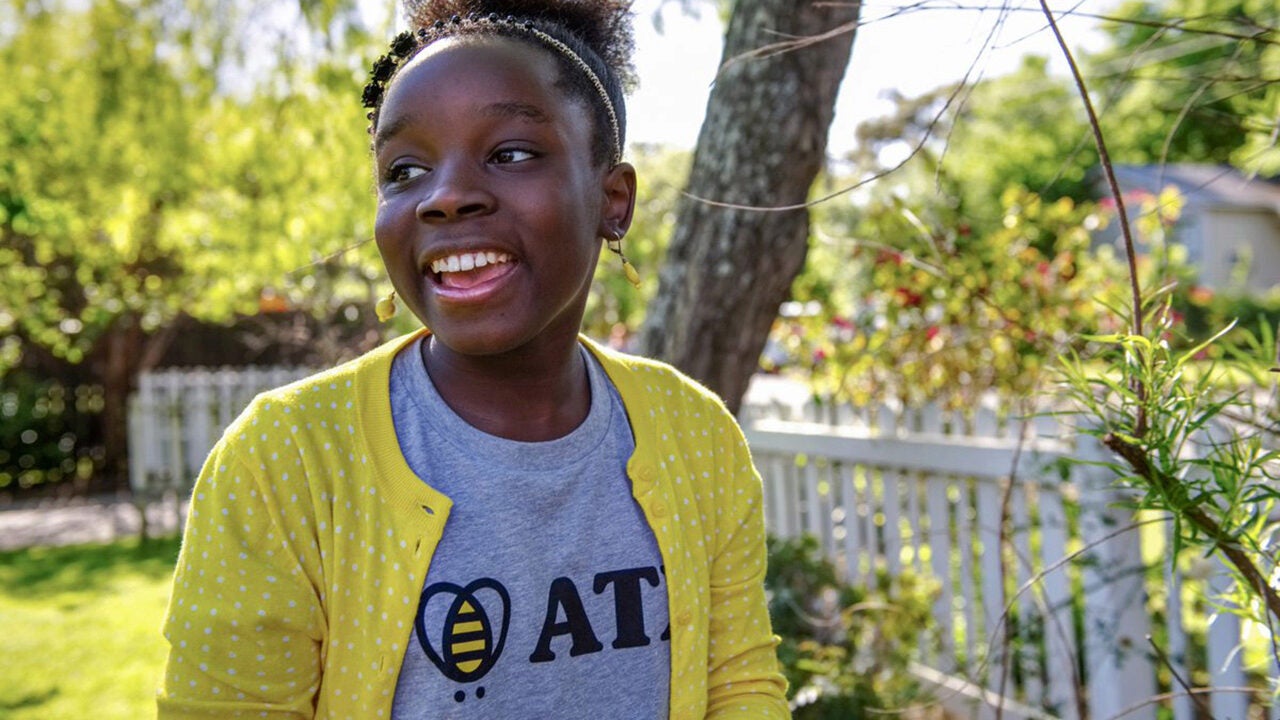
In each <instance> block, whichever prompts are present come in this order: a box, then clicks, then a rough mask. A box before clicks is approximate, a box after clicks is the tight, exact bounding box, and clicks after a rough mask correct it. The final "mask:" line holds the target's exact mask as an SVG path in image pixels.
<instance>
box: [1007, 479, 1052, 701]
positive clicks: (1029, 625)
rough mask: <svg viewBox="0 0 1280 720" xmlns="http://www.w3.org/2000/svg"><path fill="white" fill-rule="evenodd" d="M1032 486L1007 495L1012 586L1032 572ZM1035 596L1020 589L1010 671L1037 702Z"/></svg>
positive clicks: (1040, 688) (1040, 681) (1040, 689)
mask: <svg viewBox="0 0 1280 720" xmlns="http://www.w3.org/2000/svg"><path fill="white" fill-rule="evenodd" d="M1031 492H1032V488H1031V486H1030V485H1028V484H1027V483H1025V482H1019V483H1018V484H1017V485H1016V486H1014V488H1013V490H1012V495H1011V496H1010V503H1009V504H1010V512H1009V519H1010V530H1009V544H1010V545H1011V546H1012V550H1011V552H1010V553H1009V555H1010V556H1011V557H1010V562H1011V563H1012V564H1013V567H1012V568H1011V572H1010V574H1011V576H1012V578H1013V580H1014V583H1013V587H1014V589H1015V591H1016V589H1017V588H1021V587H1024V586H1026V585H1027V584H1028V583H1029V582H1030V581H1031V576H1032V573H1033V572H1034V564H1033V558H1034V557H1035V550H1034V546H1033V543H1032V535H1033V533H1032V527H1031V500H1030V496H1031ZM1038 597H1039V595H1038V594H1037V593H1035V592H1024V593H1022V595H1021V596H1020V597H1018V599H1017V605H1016V607H1017V608H1018V628H1017V629H1018V642H1019V645H1018V649H1017V650H1016V651H1015V655H1014V657H1013V658H1011V662H1012V664H1013V666H1014V671H1016V673H1017V674H1019V675H1021V677H1022V678H1023V682H1022V685H1023V697H1024V698H1025V699H1026V700H1027V701H1028V702H1039V701H1040V699H1041V698H1043V697H1044V672H1043V671H1042V670H1041V668H1040V651H1039V646H1040V643H1039V642H1038V640H1037V635H1038V632H1039V630H1038V626H1039V624H1040V623H1039V620H1040V618H1041V612H1040V608H1039V607H1038V606H1037V604H1036V598H1038Z"/></svg>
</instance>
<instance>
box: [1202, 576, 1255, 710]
mask: <svg viewBox="0 0 1280 720" xmlns="http://www.w3.org/2000/svg"><path fill="white" fill-rule="evenodd" d="M1210 562H1211V563H1212V564H1213V574H1212V575H1211V576H1210V577H1209V592H1210V594H1211V596H1215V597H1221V596H1222V595H1225V594H1226V593H1228V592H1230V590H1231V585H1232V582H1233V581H1232V578H1231V573H1230V571H1228V570H1227V568H1226V566H1225V565H1224V564H1223V563H1222V561H1221V560H1220V559H1218V558H1214V559H1213V560H1211V561H1210ZM1240 624H1241V623H1240V617H1239V616H1238V615H1236V614H1234V613H1232V612H1231V609H1230V607H1228V606H1227V604H1226V603H1225V602H1224V603H1223V607H1221V608H1220V609H1219V610H1218V611H1217V612H1216V613H1215V614H1214V616H1213V617H1211V618H1210V622H1209V638H1208V648H1207V650H1208V656H1209V658H1208V659H1209V685H1210V686H1212V687H1214V688H1215V689H1216V688H1232V687H1237V688H1238V687H1244V686H1246V685H1247V684H1248V681H1247V680H1246V679H1245V673H1244V661H1243V660H1242V659H1241V657H1240V656H1241V655H1243V654H1244V651H1243V649H1242V648H1241V647H1240V645H1241V635H1240V630H1241V628H1240ZM1209 709H1210V711H1211V712H1212V714H1213V718H1214V720H1247V717H1248V713H1249V696H1248V695H1247V694H1245V693H1242V692H1238V691H1233V690H1226V691H1222V690H1217V691H1215V692H1214V693H1213V695H1211V696H1210V697H1209Z"/></svg>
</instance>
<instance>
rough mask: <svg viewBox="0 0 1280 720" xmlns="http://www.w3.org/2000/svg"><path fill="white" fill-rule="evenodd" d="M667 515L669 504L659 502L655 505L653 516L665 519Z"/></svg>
mask: <svg viewBox="0 0 1280 720" xmlns="http://www.w3.org/2000/svg"><path fill="white" fill-rule="evenodd" d="M666 514H667V504H666V503H664V502H662V501H661V500H659V501H658V502H656V503H654V504H653V516H654V517H664V516H665V515H666Z"/></svg>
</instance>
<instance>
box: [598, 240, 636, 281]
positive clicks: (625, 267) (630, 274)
mask: <svg viewBox="0 0 1280 720" xmlns="http://www.w3.org/2000/svg"><path fill="white" fill-rule="evenodd" d="M605 242H607V243H608V244H609V250H611V251H613V253H614V254H616V255H617V256H618V257H620V258H622V272H623V274H624V275H626V276H627V280H628V281H629V282H630V283H631V284H632V285H634V286H635V287H640V273H638V272H636V266H635V265H632V264H631V261H630V260H628V259H627V256H626V255H623V254H622V231H621V230H614V231H613V237H611V238H606V240H605Z"/></svg>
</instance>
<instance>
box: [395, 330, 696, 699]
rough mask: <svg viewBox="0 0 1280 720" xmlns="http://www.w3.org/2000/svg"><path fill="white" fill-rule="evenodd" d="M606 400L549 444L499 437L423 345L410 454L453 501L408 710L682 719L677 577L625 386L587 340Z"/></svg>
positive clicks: (428, 593)
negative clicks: (475, 416) (657, 529)
mask: <svg viewBox="0 0 1280 720" xmlns="http://www.w3.org/2000/svg"><path fill="white" fill-rule="evenodd" d="M582 352H583V356H584V358H585V359H586V364H587V368H588V376H589V381H590V386H591V409H590V411H589V412H588V415H587V418H586V420H585V421H583V423H582V424H581V425H580V426H579V427H577V428H576V429H575V430H573V432H571V433H569V434H568V435H566V436H564V437H562V438H559V439H557V440H551V441H548V442H536V443H526V442H515V441H511V440H505V439H502V438H499V437H496V436H493V435H489V434H486V433H484V432H482V431H480V430H477V429H476V428H474V427H472V426H471V425H469V424H467V422H466V421H465V420H463V419H462V418H461V417H459V416H458V415H457V414H456V413H454V412H453V411H452V410H451V409H450V408H449V407H448V406H447V405H445V403H444V401H443V400H442V399H441V398H440V395H439V393H438V392H437V391H436V389H435V386H434V385H433V384H432V382H431V379H430V377H429V376H428V375H427V371H426V366H425V365H424V363H423V361H422V354H421V348H420V343H416V344H414V345H413V346H411V347H410V348H407V349H406V350H405V351H404V352H402V353H400V355H399V356H398V357H397V358H396V360H395V363H394V365H393V366H392V373H391V409H392V416H393V418H394V421H395V427H396V435H397V437H398V439H399V441H400V447H401V449H402V451H403V452H404V455H405V459H406V460H407V461H408V464H409V467H410V468H412V469H413V471H414V472H415V473H416V474H417V475H418V476H419V477H420V478H422V479H423V480H424V481H426V482H428V483H430V484H431V485H432V487H434V488H436V489H438V490H440V491H441V492H443V493H444V494H446V495H448V496H449V497H450V498H452V500H453V509H452V510H451V512H450V515H449V520H448V522H447V523H446V525H445V528H444V534H443V537H442V538H441V540H440V543H439V545H438V546H437V548H436V551H435V555H433V556H432V559H431V566H430V568H429V570H428V573H427V577H426V582H425V583H424V587H423V591H422V595H421V597H420V598H419V605H418V612H417V616H416V620H415V623H414V628H413V631H412V636H411V638H410V640H409V643H408V646H407V648H408V649H407V652H406V653H405V659H404V665H403V667H402V668H401V670H400V678H399V682H398V684H397V686H396V694H395V702H394V705H393V708H392V718H395V719H396V720H407V719H414V720H417V719H419V718H422V719H425V718H431V719H433V720H434V719H436V718H503V719H507V718H510V719H513V720H519V719H524V718H556V719H557V720H559V719H562V718H563V719H566V720H569V719H573V718H584V719H586V718H592V719H595V718H628V719H629V718H636V719H640V718H644V719H649V718H666V717H667V713H668V704H669V694H670V687H669V683H670V673H671V658H670V631H669V628H668V615H667V585H666V578H665V577H664V575H663V567H662V558H661V555H660V553H659V551H658V545H657V541H656V540H655V538H654V536H653V532H652V530H651V529H650V528H649V526H648V524H647V523H646V522H645V519H644V516H643V514H642V513H641V510H640V508H639V506H638V505H637V504H636V502H635V500H634V499H633V498H632V495H631V484H630V481H629V479H628V478H627V475H626V462H627V459H628V458H629V457H630V456H631V453H632V451H633V449H634V441H633V438H632V435H631V428H630V426H629V424H628V420H627V416H626V411H625V408H624V407H623V405H622V399H621V398H620V397H619V396H618V394H617V391H616V390H615V389H614V387H613V385H612V383H610V382H609V379H608V377H607V376H606V375H605V373H604V370H603V369H602V368H601V367H600V366H599V365H598V364H597V362H596V360H595V359H594V358H593V357H591V354H590V353H589V352H587V351H586V350H585V349H584V350H583V351H582Z"/></svg>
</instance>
